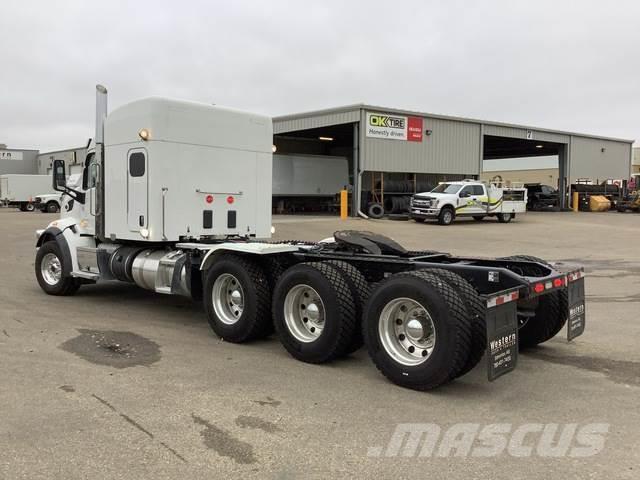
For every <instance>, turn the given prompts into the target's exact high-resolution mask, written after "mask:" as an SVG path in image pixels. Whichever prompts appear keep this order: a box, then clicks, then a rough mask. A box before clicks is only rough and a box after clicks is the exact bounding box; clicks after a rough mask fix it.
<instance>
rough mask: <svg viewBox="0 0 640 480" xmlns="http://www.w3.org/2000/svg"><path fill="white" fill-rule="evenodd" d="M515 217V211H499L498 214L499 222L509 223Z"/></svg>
mask: <svg viewBox="0 0 640 480" xmlns="http://www.w3.org/2000/svg"><path fill="white" fill-rule="evenodd" d="M512 218H513V213H499V214H498V222H500V223H509V222H510V221H511V219H512Z"/></svg>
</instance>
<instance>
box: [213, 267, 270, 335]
mask: <svg viewBox="0 0 640 480" xmlns="http://www.w3.org/2000/svg"><path fill="white" fill-rule="evenodd" d="M204 306H205V311H206V313H207V320H208V321H209V325H210V326H211V329H212V330H213V331H214V332H215V333H216V335H218V336H219V337H220V338H222V339H223V340H226V341H228V342H232V343H243V342H247V341H250V340H255V339H257V338H262V337H265V336H266V335H268V334H269V332H270V323H271V318H270V310H271V297H270V295H269V282H268V280H267V276H266V275H265V273H264V270H263V269H262V268H261V267H260V266H259V265H258V264H257V263H255V262H253V261H252V260H251V259H248V258H245V257H242V256H240V255H223V256H222V257H220V258H219V259H217V260H215V261H214V263H213V265H212V266H211V267H210V268H209V270H208V271H207V276H206V280H205V285H204Z"/></svg>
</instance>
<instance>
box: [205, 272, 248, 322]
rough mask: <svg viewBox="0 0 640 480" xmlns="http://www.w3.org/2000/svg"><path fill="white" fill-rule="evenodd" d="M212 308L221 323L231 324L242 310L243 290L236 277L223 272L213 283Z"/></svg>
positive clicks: (240, 314) (237, 318) (239, 315)
mask: <svg viewBox="0 0 640 480" xmlns="http://www.w3.org/2000/svg"><path fill="white" fill-rule="evenodd" d="M211 300H212V303H213V310H214V311H215V313H216V316H217V317H218V318H219V319H220V321H221V322H222V323H225V324H227V325H233V324H234V323H236V322H237V321H238V320H239V319H240V317H241V316H242V312H243V311H244V290H243V289H242V285H240V282H239V281H238V279H237V278H236V277H234V276H233V275H231V274H230V273H223V274H222V275H220V276H219V277H218V278H216V281H215V282H214V283H213V289H212V292H211Z"/></svg>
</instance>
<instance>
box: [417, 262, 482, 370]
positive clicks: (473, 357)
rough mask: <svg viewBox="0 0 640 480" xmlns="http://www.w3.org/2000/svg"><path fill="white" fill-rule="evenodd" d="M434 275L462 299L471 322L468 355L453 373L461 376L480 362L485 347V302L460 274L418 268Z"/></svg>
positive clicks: (438, 269)
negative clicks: (458, 369)
mask: <svg viewBox="0 0 640 480" xmlns="http://www.w3.org/2000/svg"><path fill="white" fill-rule="evenodd" d="M419 271H422V272H428V273H432V274H434V275H436V276H437V277H438V278H441V279H443V280H445V281H446V282H447V283H448V284H449V285H451V286H452V287H453V288H454V289H455V290H456V291H457V292H458V295H460V297H462V299H463V300H464V303H465V306H466V308H467V313H468V315H469V321H470V322H471V342H470V347H469V356H468V357H467V360H466V361H465V363H464V365H463V366H462V368H461V370H460V371H459V372H458V373H457V374H456V375H455V376H456V378H457V377H461V376H462V375H465V374H466V373H469V372H470V371H471V370H473V368H474V367H475V366H476V365H477V364H478V363H479V362H480V360H481V359H482V356H483V355H484V353H485V350H486V349H487V324H486V315H487V304H486V302H485V300H484V299H483V298H482V296H481V295H480V294H479V293H478V291H477V290H476V289H475V288H474V287H473V285H471V283H469V281H467V280H466V279H465V278H463V277H462V276H460V275H458V274H457V273H454V272H452V271H450V270H445V269H442V268H428V269H423V270H419Z"/></svg>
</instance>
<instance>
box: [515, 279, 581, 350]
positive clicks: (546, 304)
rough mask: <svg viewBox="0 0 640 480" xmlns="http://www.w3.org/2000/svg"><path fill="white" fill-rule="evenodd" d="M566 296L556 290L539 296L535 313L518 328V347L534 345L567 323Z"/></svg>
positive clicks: (553, 334)
mask: <svg viewBox="0 0 640 480" xmlns="http://www.w3.org/2000/svg"><path fill="white" fill-rule="evenodd" d="M568 302H569V300H568V296H567V292H565V291H557V292H553V293H549V294H547V295H544V296H542V297H540V301H539V303H538V308H536V310H535V315H534V316H533V317H531V318H529V319H527V322H526V323H525V324H524V325H523V326H522V327H521V328H520V329H519V330H518V340H519V341H518V346H519V347H520V349H521V350H522V349H526V348H531V347H535V346H536V345H539V344H541V343H544V342H546V341H548V340H551V339H552V338H553V337H555V336H556V335H557V334H558V333H559V332H560V330H562V327H564V326H565V324H566V323H567V318H568V316H569V308H568Z"/></svg>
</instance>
